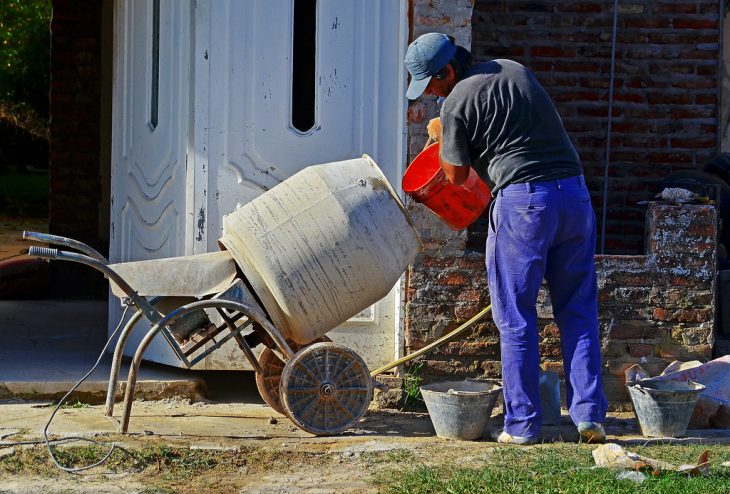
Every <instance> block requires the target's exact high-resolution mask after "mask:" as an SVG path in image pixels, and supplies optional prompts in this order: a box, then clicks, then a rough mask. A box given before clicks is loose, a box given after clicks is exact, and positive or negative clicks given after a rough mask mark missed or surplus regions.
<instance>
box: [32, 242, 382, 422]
mask: <svg viewBox="0 0 730 494" xmlns="http://www.w3.org/2000/svg"><path fill="white" fill-rule="evenodd" d="M23 238H24V239H25V240H29V241H33V242H40V243H45V244H52V245H58V246H62V247H66V248H69V249H73V250H76V251H79V252H71V251H67V250H59V249H56V248H50V247H39V246H31V247H30V249H29V251H28V255H30V256H33V257H38V258H41V259H46V260H61V261H71V262H77V263H81V264H85V265H87V266H90V267H92V268H94V269H97V270H98V271H101V272H102V273H103V274H104V276H105V277H106V278H108V279H109V280H110V282H112V283H114V284H115V285H116V286H117V287H119V288H120V289H121V290H122V291H123V292H124V294H125V297H122V303H123V304H124V305H126V306H129V307H133V308H134V309H136V312H135V313H134V314H133V315H132V317H131V318H130V319H129V321H127V323H126V325H125V326H124V328H123V330H122V332H121V333H120V335H119V338H118V340H117V343H116V346H115V348H114V356H113V358H112V365H111V372H110V375H109V384H108V388H107V396H106V404H105V409H104V413H105V415H107V416H109V417H112V416H113V412H114V399H115V395H116V391H117V387H118V384H119V372H120V367H121V363H122V358H123V354H124V349H125V346H126V343H127V340H128V338H129V336H130V334H131V333H132V331H133V329H134V328H135V326H136V325H137V324H138V323H139V321H140V320H141V319H142V317H144V318H146V319H147V320H148V321H149V322H150V323H151V324H152V327H151V328H150V329H149V330H148V331H147V333H146V334H145V336H144V337H143V338H142V340H141V342H140V343H139V345H138V347H137V349H136V350H135V353H134V357H133V358H132V362H131V366H130V369H129V373H128V376H127V386H126V390H125V393H124V406H123V410H122V416H121V420H120V422H119V430H120V432H122V433H127V432H128V429H129V421H130V416H131V411H132V404H133V401H134V390H135V385H136V382H137V376H138V373H139V367H140V365H141V363H142V358H143V356H144V353H145V351H146V350H147V348H148V347H149V345H150V343H151V342H152V341H153V339H154V338H155V337H156V336H157V335H158V334H162V336H163V338H164V339H165V341H166V342H167V344H168V345H169V346H170V347H171V348H172V350H173V352H174V353H175V355H176V356H177V358H179V359H180V361H181V362H182V363H183V365H184V366H185V367H186V368H191V367H193V366H194V365H195V364H197V363H198V362H200V361H201V360H202V359H204V358H205V357H207V356H208V355H210V354H211V353H213V352H214V351H216V350H217V349H219V348H220V347H221V346H223V345H224V344H225V343H227V342H228V341H229V340H231V339H233V340H234V341H235V342H236V343H237V345H238V347H239V348H240V350H241V351H242V352H243V354H244V357H245V358H246V360H247V361H248V362H249V363H250V364H251V366H252V367H253V369H254V371H255V372H256V383H257V387H258V389H259V392H260V393H261V396H262V398H263V399H264V401H266V403H268V404H269V405H270V406H272V408H274V409H275V410H277V411H279V412H281V413H283V414H285V415H287V416H288V417H289V418H290V419H291V420H292V422H294V423H295V425H297V426H298V427H299V428H301V429H303V430H305V431H307V432H310V433H312V434H315V435H331V434H339V433H341V432H343V431H344V430H346V429H348V428H350V427H352V426H353V425H355V424H356V423H357V422H358V421H359V420H360V418H362V416H363V415H364V414H365V412H366V411H367V408H368V406H369V403H370V402H371V401H372V396H373V388H374V387H379V383H377V382H375V381H374V380H373V379H372V378H371V376H370V374H369V372H368V369H367V366H366V365H365V363H364V362H363V360H362V359H361V358H360V357H359V356H358V355H357V354H356V353H355V352H354V351H352V350H351V349H349V348H346V347H343V346H340V345H336V344H334V343H331V342H330V340H329V339H328V338H327V337H326V336H323V337H321V338H319V339H318V340H315V341H314V342H310V343H309V344H307V345H303V346H302V345H297V344H296V343H294V342H293V341H290V340H288V339H287V338H285V336H284V335H283V334H282V332H281V331H279V330H278V329H277V328H276V327H275V326H274V324H272V322H271V321H270V319H269V317H268V316H267V314H266V312H265V311H264V310H263V309H262V308H261V306H260V305H259V304H258V303H257V301H256V299H255V298H254V297H252V296H251V293H250V291H249V290H248V288H247V286H246V283H245V281H244V280H243V279H242V278H241V277H240V276H237V277H235V278H234V280H233V282H232V283H231V284H230V285H229V286H228V288H227V289H225V290H223V291H222V292H220V293H216V294H214V295H212V296H206V297H204V298H203V299H201V300H194V301H192V302H190V303H185V304H183V305H180V306H178V307H176V308H174V309H173V310H170V311H166V313H163V312H162V311H161V310H160V309H158V305H159V304H160V302H161V301H163V300H165V294H164V293H160V294H158V295H157V296H155V297H149V298H148V297H145V296H141V295H139V294H138V292H137V291H136V290H135V289H134V288H133V287H132V286H130V285H129V283H128V282H127V281H126V280H125V279H124V278H123V277H122V276H121V275H120V274H119V273H117V272H116V271H115V270H114V269H113V268H112V266H111V265H110V263H109V261H108V260H107V259H106V258H105V257H104V256H102V255H101V254H100V253H98V252H97V251H96V250H94V249H93V248H91V247H89V246H88V245H86V244H84V243H82V242H79V241H76V240H73V239H70V238H66V237H61V236H56V235H50V234H45V233H37V232H28V231H25V232H23ZM151 275H153V274H151ZM191 296H192V295H191ZM203 312H205V313H206V314H208V313H211V314H217V318H216V319H217V320H218V321H222V322H220V323H215V324H211V325H208V326H207V327H206V328H205V330H200V331H197V332H194V333H193V334H192V336H191V337H190V338H189V339H187V340H185V341H183V342H181V341H179V339H178V338H176V334H175V331H174V330H173V327H174V325H175V324H176V323H179V322H180V321H182V320H183V318H184V317H185V316H187V315H190V314H192V313H195V314H202V313H203ZM211 322H212V321H211ZM226 330H228V332H227V333H225V331H226ZM244 333H245V334H244ZM259 344H263V345H264V346H265V348H264V349H263V351H262V352H261V354H260V355H259V357H258V358H256V356H255V354H254V352H253V348H255V347H256V346H258V345H259Z"/></svg>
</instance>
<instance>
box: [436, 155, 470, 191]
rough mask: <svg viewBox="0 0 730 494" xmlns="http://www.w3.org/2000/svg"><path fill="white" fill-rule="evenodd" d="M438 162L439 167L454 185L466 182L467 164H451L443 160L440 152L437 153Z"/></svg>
mask: <svg viewBox="0 0 730 494" xmlns="http://www.w3.org/2000/svg"><path fill="white" fill-rule="evenodd" d="M439 163H440V164H441V169H442V170H443V171H444V174H445V175H446V178H447V179H448V180H449V182H451V183H452V184H454V185H462V184H463V183H464V182H466V179H467V177H468V176H469V168H470V167H469V166H456V165H452V164H451V163H449V162H447V161H444V159H443V158H442V157H441V153H439Z"/></svg>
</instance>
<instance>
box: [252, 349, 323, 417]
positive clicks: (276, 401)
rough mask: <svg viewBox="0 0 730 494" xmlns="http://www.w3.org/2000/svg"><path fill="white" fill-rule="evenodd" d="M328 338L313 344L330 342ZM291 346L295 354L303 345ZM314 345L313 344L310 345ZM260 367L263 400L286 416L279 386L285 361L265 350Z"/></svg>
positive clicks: (261, 356) (260, 391)
mask: <svg viewBox="0 0 730 494" xmlns="http://www.w3.org/2000/svg"><path fill="white" fill-rule="evenodd" d="M330 341H332V340H330V339H329V338H328V337H326V336H322V337H320V338H317V339H316V340H314V342H313V343H319V342H330ZM287 343H289V346H290V347H291V349H292V350H294V351H295V352H297V351H299V350H301V349H302V345H299V344H297V343H294V342H293V341H288V342H287ZM310 344H312V343H310ZM258 361H259V365H260V366H261V368H262V369H263V372H257V373H256V387H257V388H258V390H259V394H260V395H261V398H263V399H264V401H265V402H266V404H267V405H269V406H270V407H271V408H273V409H274V410H276V411H277V412H279V413H280V414H282V415H286V412H285V411H284V407H283V406H282V404H281V393H280V392H279V384H280V383H281V373H282V372H283V371H284V365H285V364H284V361H283V360H281V359H280V358H279V356H278V355H277V354H276V352H275V351H273V350H272V349H271V348H269V347H266V348H264V349H263V350H262V351H261V353H260V354H259V358H258Z"/></svg>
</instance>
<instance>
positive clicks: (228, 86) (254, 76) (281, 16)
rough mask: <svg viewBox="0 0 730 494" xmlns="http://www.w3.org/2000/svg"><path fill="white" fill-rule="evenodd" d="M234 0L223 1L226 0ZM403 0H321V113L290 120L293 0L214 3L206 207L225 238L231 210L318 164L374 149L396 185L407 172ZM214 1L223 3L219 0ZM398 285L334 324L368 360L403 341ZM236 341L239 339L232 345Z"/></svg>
mask: <svg viewBox="0 0 730 494" xmlns="http://www.w3.org/2000/svg"><path fill="white" fill-rule="evenodd" d="M222 4H225V8H224V7H223V6H222ZM401 4H402V2H393V1H382V2H379V1H370V2H361V1H342V0H319V1H318V2H317V12H316V48H315V67H314V70H313V71H312V75H313V77H314V78H315V86H314V87H315V91H314V100H315V104H314V125H313V126H312V128H311V129H306V130H305V131H301V130H298V129H297V128H295V126H294V125H293V124H292V111H293V110H292V108H293V102H292V81H293V80H294V79H295V77H294V76H295V74H294V73H293V66H294V61H293V60H292V57H293V53H294V50H293V48H292V45H293V43H294V31H295V29H294V20H293V15H294V1H292V0H258V1H247V2H236V1H228V2H220V3H211V4H210V6H211V9H210V25H211V26H216V28H215V30H213V29H211V32H210V40H211V41H210V53H211V54H212V55H211V56H210V59H209V64H210V66H209V71H208V73H209V74H210V83H209V84H210V87H211V91H210V109H211V111H210V112H209V113H208V119H209V120H208V125H209V128H208V132H207V138H208V144H209V147H210V153H209V155H208V156H209V161H208V165H209V167H210V171H209V175H208V182H209V183H208V190H211V191H214V192H213V193H212V194H208V195H207V196H206V197H205V203H204V204H201V205H200V208H204V209H206V210H207V215H208V218H210V221H209V223H208V225H209V229H210V234H209V235H208V236H207V239H206V241H205V244H204V245H201V246H200V247H199V250H200V251H204V250H212V249H215V248H217V243H216V241H217V239H218V238H219V237H220V236H221V234H222V218H223V216H224V215H226V214H228V213H230V212H231V211H233V210H234V209H235V208H236V206H237V205H238V204H243V203H245V202H248V201H250V200H251V199H253V198H255V197H257V196H258V195H259V194H261V193H262V192H263V191H265V190H268V189H269V188H271V187H273V186H275V185H276V184H277V183H279V182H281V181H282V180H284V179H286V178H287V177H289V176H291V175H293V174H295V173H297V172H298V171H300V170H301V169H303V168H304V167H305V166H307V165H310V164H318V163H328V162H333V161H340V160H346V159H350V158H355V157H359V156H361V155H362V154H364V153H366V154H369V155H370V156H371V157H373V159H374V160H375V161H376V163H378V164H379V166H380V167H381V168H382V170H383V172H384V173H385V175H386V176H387V177H388V179H389V180H390V181H391V183H392V184H393V186H394V188H395V189H396V190H399V189H400V180H399V177H400V176H401V175H402V168H401V166H402V162H403V151H404V148H403V141H404V134H403V133H404V120H403V108H404V106H405V103H404V100H403V87H404V80H403V78H402V74H403V72H404V70H403V65H402V61H401V57H402V53H403V50H404V46H403V42H404V40H403V39H402V38H403V37H404V36H403V35H404V33H403V32H402V30H401V28H400V24H399V23H400V20H401V19H404V17H402V14H403V12H401V10H402V8H403V6H402V5H401ZM213 6H215V8H213ZM397 296H398V293H397V290H394V291H393V292H392V293H391V294H390V295H389V296H388V297H386V298H385V299H384V300H383V301H382V302H380V303H379V304H377V305H376V306H373V307H371V308H368V309H366V310H365V311H363V313H362V314H360V315H358V316H357V317H355V318H353V319H352V320H351V321H350V322H348V323H346V324H343V325H342V327H340V328H338V329H337V330H335V331H333V332H331V333H330V334H329V335H328V336H330V337H332V339H333V340H335V341H339V342H341V343H343V344H346V345H348V346H351V347H352V348H354V349H355V350H356V351H357V352H358V353H359V354H361V355H362V356H363V358H364V359H365V361H366V362H367V363H368V365H369V366H373V365H379V364H384V363H387V362H389V361H391V360H392V359H393V357H394V354H395V353H396V348H397V347H398V345H397V344H396V342H397V338H396V326H397V323H398V321H397V320H396V317H395V314H394V311H395V305H396V304H395V297H397ZM234 351H235V350H234Z"/></svg>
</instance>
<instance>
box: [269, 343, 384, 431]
mask: <svg viewBox="0 0 730 494" xmlns="http://www.w3.org/2000/svg"><path fill="white" fill-rule="evenodd" d="M372 398H373V382H372V379H371V378H370V373H369V372H368V368H367V366H366V365H365V362H363V360H362V358H360V356H359V355H358V354H356V353H355V352H353V351H352V350H350V349H349V348H346V347H343V346H340V345H336V344H334V343H317V344H314V345H311V346H308V347H307V348H304V349H303V350H300V351H299V352H297V354H296V355H294V357H292V359H291V360H289V362H287V364H286V366H284V371H283V373H282V375H281V401H282V404H283V406H284V410H285V411H286V414H287V415H288V416H289V418H290V419H291V420H292V422H294V424H296V426H297V427H299V428H300V429H303V430H305V431H307V432H310V433H312V434H315V435H317V436H326V435H332V434H339V433H341V432H343V431H345V430H346V429H348V428H350V427H352V426H353V425H355V424H356V423H357V422H358V421H359V420H360V418H362V416H363V415H364V414H365V412H366V411H367V409H368V406H369V405H370V402H371V401H372Z"/></svg>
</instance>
